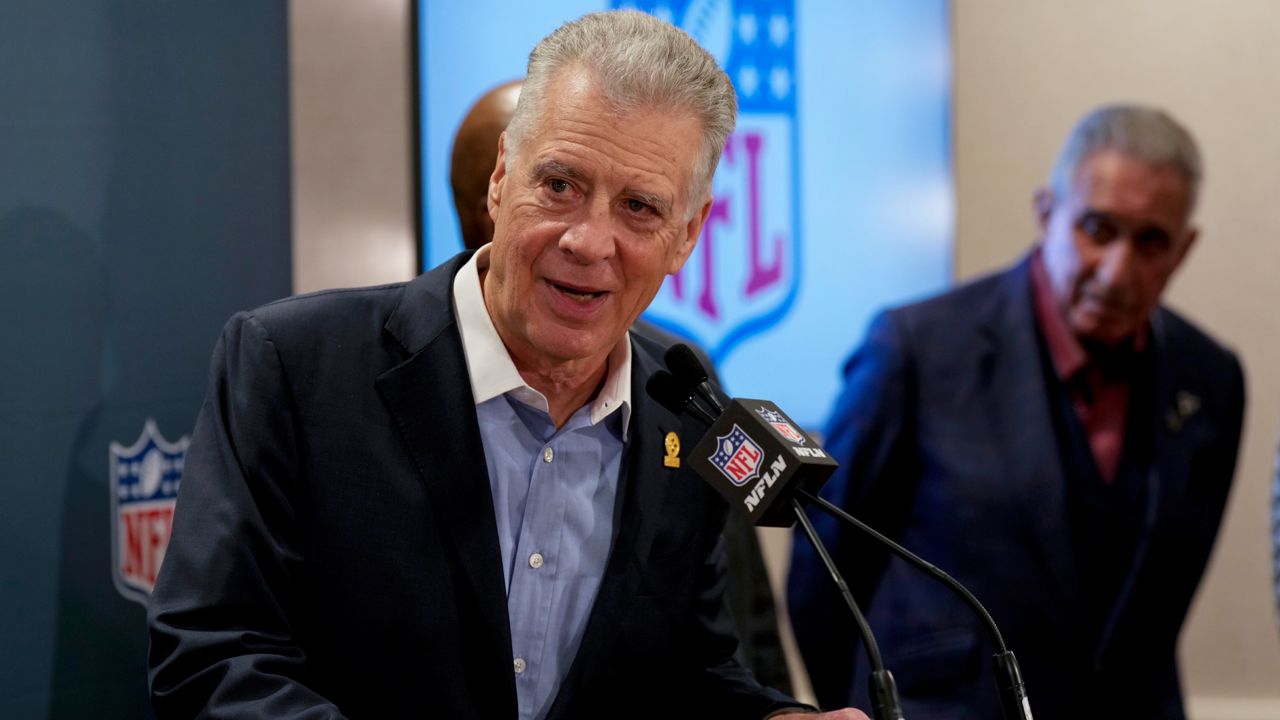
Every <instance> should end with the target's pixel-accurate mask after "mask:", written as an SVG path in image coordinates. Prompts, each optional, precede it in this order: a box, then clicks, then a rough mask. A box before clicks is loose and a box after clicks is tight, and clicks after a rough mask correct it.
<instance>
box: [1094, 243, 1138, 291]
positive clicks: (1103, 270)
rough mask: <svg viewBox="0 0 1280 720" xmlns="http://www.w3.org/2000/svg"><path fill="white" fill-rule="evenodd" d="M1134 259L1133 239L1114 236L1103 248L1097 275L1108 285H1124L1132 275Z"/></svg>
mask: <svg viewBox="0 0 1280 720" xmlns="http://www.w3.org/2000/svg"><path fill="white" fill-rule="evenodd" d="M1135 259H1136V258H1135V256H1134V249H1133V240H1132V239H1131V238H1129V237H1128V236H1125V237H1120V238H1116V239H1115V240H1113V241H1112V242H1110V243H1108V244H1107V246H1106V248H1105V249H1104V250H1103V253H1102V258H1101V262H1100V263H1099V264H1098V276H1099V278H1100V279H1101V280H1102V281H1103V282H1104V283H1105V284H1106V285H1107V286H1109V287H1124V286H1126V285H1127V284H1128V282H1129V280H1130V279H1131V278H1132V277H1133V271H1134V260H1135Z"/></svg>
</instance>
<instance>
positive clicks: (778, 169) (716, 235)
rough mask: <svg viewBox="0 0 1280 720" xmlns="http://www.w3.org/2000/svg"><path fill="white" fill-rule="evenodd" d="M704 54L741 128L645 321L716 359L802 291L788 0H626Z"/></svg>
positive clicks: (781, 313) (779, 315) (774, 318)
mask: <svg viewBox="0 0 1280 720" xmlns="http://www.w3.org/2000/svg"><path fill="white" fill-rule="evenodd" d="M614 5H615V6H617V7H628V8H635V9H638V10H644V11H646V12H650V13H653V14H654V15H656V16H658V17H660V18H662V19H663V20H666V21H668V22H670V23H672V24H674V25H676V26H677V27H680V28H681V29H683V30H685V31H686V32H688V33H689V34H690V35H691V36H692V37H693V38H694V39H695V40H697V41H698V42H699V43H701V44H702V46H703V47H704V48H706V49H707V51H708V52H710V53H711V54H712V55H713V56H714V57H715V58H716V60H717V61H719V63H720V65H721V67H723V68H724V70H725V72H726V73H727V74H728V75H729V78H730V79H731V80H732V81H733V84H734V88H735V90H736V91H737V94H738V110H739V114H738V127H737V130H736V131H735V132H734V133H733V134H732V135H730V136H729V139H728V142H727V143H726V144H725V148H724V154H723V156H722V157H721V159H720V167H719V169H718V170H717V171H716V176H715V180H714V182H713V196H714V201H713V203H712V206H711V213H710V215H708V217H707V221H706V223H705V224H704V225H703V229H702V236H701V237H700V238H699V240H698V247H697V249H695V250H694V253H693V255H692V256H691V257H690V258H689V261H688V262H687V263H685V266H684V268H683V269H682V270H681V271H680V273H679V274H677V275H674V276H672V277H670V278H668V279H667V282H666V284H665V285H664V286H663V289H662V290H661V291H660V292H659V293H658V296H657V297H656V298H654V301H653V303H652V304H651V305H650V306H649V309H648V311H647V312H646V313H645V317H646V318H647V319H649V320H650V321H652V322H653V323H654V324H656V325H659V326H661V327H664V328H666V329H668V330H671V331H673V332H675V333H677V334H680V335H683V336H686V337H690V338H693V339H694V340H696V341H698V342H699V343H701V344H702V345H703V347H705V348H707V351H708V352H709V353H710V355H711V360H712V361H713V362H716V363H719V362H721V361H722V360H724V358H725V357H726V356H727V355H728V354H729V352H731V351H732V350H733V348H734V347H735V346H737V345H738V344H739V343H741V342H742V341H743V340H746V339H747V338H749V337H751V336H752V335H756V334H758V333H761V332H763V331H765V330H767V329H769V328H770V327H772V326H774V325H776V324H778V323H779V322H780V321H781V320H782V319H783V318H784V317H785V316H786V315H787V313H788V312H789V311H790V309H791V306H792V304H793V303H794V301H795V298H796V295H797V292H798V290H799V285H800V275H799V269H800V263H799V260H800V236H799V221H798V217H799V197H800V194H799V193H800V190H799V185H800V183H799V171H798V163H797V157H798V154H799V152H798V146H799V142H798V140H797V137H798V136H797V119H796V108H797V103H796V74H795V70H796V43H795V17H796V14H795V4H794V0H765V1H763V2H761V1H755V2H751V1H747V0H738V1H736V2H735V1H733V0H641V1H639V2H637V1H634V0H624V1H622V2H617V1H615V3H614Z"/></svg>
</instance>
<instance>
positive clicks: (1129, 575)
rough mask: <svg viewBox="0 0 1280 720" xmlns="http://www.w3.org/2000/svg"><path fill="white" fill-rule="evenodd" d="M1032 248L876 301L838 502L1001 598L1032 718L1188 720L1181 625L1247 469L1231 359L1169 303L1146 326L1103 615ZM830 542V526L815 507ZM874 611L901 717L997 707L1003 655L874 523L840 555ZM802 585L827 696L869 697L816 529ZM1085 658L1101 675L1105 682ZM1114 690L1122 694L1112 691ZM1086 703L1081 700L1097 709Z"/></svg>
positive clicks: (842, 450) (975, 713) (797, 588)
mask: <svg viewBox="0 0 1280 720" xmlns="http://www.w3.org/2000/svg"><path fill="white" fill-rule="evenodd" d="M1028 269H1029V263H1028V260H1025V259H1024V260H1023V262H1021V263H1019V264H1018V265H1016V266H1015V267H1013V268H1012V269H1009V270H1007V271H1005V272H1003V273H1000V274H997V275H994V276H990V277H987V278H985V279H981V280H979V281H977V282H975V283H972V284H970V285H967V286H965V287H962V288H959V289H957V290H955V291H952V292H949V293H947V294H945V295H942V296H941V297H938V298H934V299H931V300H928V301H925V302H922V303H919V304H916V305H912V306H909V307H905V308H901V309H897V310H893V311H890V312H888V313H885V314H882V315H880V316H879V317H878V318H877V319H876V320H875V321H874V323H873V324H872V327H871V329H870V331H869V332H868V335H867V339H866V342H865V344H864V345H863V346H862V348H861V349H860V350H859V351H858V353H857V354H856V355H855V356H854V357H853V359H852V360H851V361H850V363H849V365H848V368H847V371H846V372H847V376H846V381H847V382H846V387H845V390H844V393H843V395H842V396H841V398H840V400H839V403H838V405H837V409H836V412H835V413H834V415H833V419H832V422H831V423H830V426H829V435H828V445H827V448H828V450H829V451H830V452H831V454H832V456H833V457H835V458H837V459H838V460H839V461H840V463H841V467H840V469H839V470H838V471H837V474H836V475H835V476H834V477H833V478H832V480H831V481H830V482H829V483H828V484H827V486H826V488H825V490H824V493H823V494H824V495H826V496H827V497H829V498H830V499H831V500H833V501H834V502H836V503H838V504H840V505H843V506H845V507H846V508H849V509H850V510H851V511H852V512H854V513H855V514H857V515H861V516H863V517H864V518H867V519H870V518H874V519H875V521H876V523H877V524H880V525H882V526H883V527H881V529H882V530H885V531H887V532H888V533H889V534H890V535H891V536H893V537H896V538H898V539H899V540H901V541H902V542H903V544H905V545H906V546H907V547H908V548H910V549H912V550H913V551H915V552H917V553H919V554H920V555H922V556H924V557H926V558H928V559H930V560H931V561H932V562H934V563H935V564H937V565H938V566H939V567H940V568H942V569H943V570H945V571H947V572H949V573H951V574H952V575H953V576H954V577H956V579H958V580H960V581H961V582H962V583H964V584H965V585H967V586H968V587H969V588H970V589H971V590H972V591H973V592H974V593H975V594H976V595H977V596H978V598H980V599H981V600H982V601H983V602H984V604H985V605H986V606H987V608H988V609H989V610H990V611H991V613H992V615H993V616H994V617H995V619H996V621H997V622H998V623H999V625H1000V627H1001V629H1002V630H1003V632H1004V636H1005V640H1006V642H1007V644H1008V646H1009V648H1010V649H1011V650H1013V651H1014V652H1015V653H1016V654H1017V656H1018V658H1019V660H1020V662H1021V666H1022V670H1023V672H1024V675H1025V676H1026V680H1027V683H1028V691H1029V693H1030V698H1031V702H1032V707H1033V709H1034V711H1035V715H1036V717H1037V719H1038V720H1044V719H1046V718H1059V717H1104V716H1105V717H1141V718H1152V717H1181V715H1182V710H1181V698H1180V693H1179V691H1178V675H1177V666H1176V660H1175V650H1176V647H1175V646H1176V640H1177V636H1178V632H1179V629H1180V628H1181V625H1182V622H1183V620H1184V617H1185V615H1186V611H1187V607H1188V604H1189V603H1190V601H1191V597H1192V595H1193V593H1194V590H1195V587H1196V584H1197V582H1198V581H1199V579H1200V577H1201V574H1202V573H1203V571H1204V567H1205V563H1206V561H1207V559H1208V556H1209V552H1210V549H1211V547H1212V544H1213V541H1214V537H1215V535H1216V533H1217V529H1218V523H1219V518H1220V517H1221V513H1222V508H1223V504H1224V502H1225V500H1226V497H1227V491H1228V488H1229V486H1230V480H1231V476H1232V473H1233V470H1234V466H1235V457H1236V450H1237V446H1238V442H1239V437H1240V423H1241V415H1242V411H1243V403H1244V398H1243V377H1242V374H1241V370H1240V366H1239V363H1238V362H1237V360H1236V358H1235V357H1234V356H1233V355H1232V354H1231V353H1229V352H1228V351H1226V350H1224V349H1223V348H1221V347H1220V346H1218V345H1217V344H1216V343H1214V342H1213V341H1212V340H1210V339H1209V338H1208V337H1207V336H1205V335H1204V334H1203V333H1201V332H1200V331H1199V330H1197V329H1196V328H1194V327H1193V326H1192V325H1190V324H1189V323H1188V322H1187V321H1185V320H1184V319H1182V318H1181V317H1179V316H1178V315H1176V314H1175V313H1173V312H1171V311H1169V310H1167V309H1165V308H1159V309H1157V310H1156V311H1155V313H1154V314H1153V316H1152V319H1151V336H1150V357H1151V358H1152V364H1153V367H1152V369H1151V370H1152V372H1151V373H1150V382H1148V383H1146V384H1147V385H1149V388H1150V390H1149V394H1145V395H1144V394H1141V393H1135V394H1134V395H1133V396H1132V399H1131V403H1130V411H1129V418H1130V425H1129V427H1130V428H1131V429H1133V428H1138V427H1140V424H1142V423H1146V425H1145V426H1144V427H1142V429H1143V430H1146V432H1136V431H1134V430H1131V431H1130V433H1129V434H1130V435H1131V436H1132V435H1135V433H1136V434H1139V435H1143V434H1145V435H1147V436H1148V437H1150V438H1151V443H1152V444H1151V457H1152V458H1153V461H1152V462H1151V464H1150V468H1149V472H1147V473H1146V474H1145V479H1144V480H1143V481H1140V482H1141V484H1142V485H1143V486H1144V487H1142V488H1140V491H1141V497H1143V498H1144V501H1143V502H1142V503H1141V504H1140V505H1139V506H1138V508H1137V513H1136V514H1137V517H1138V518H1140V519H1139V520H1138V522H1137V527H1138V528H1139V530H1138V536H1137V538H1136V542H1135V550H1134V552H1133V554H1132V559H1131V560H1125V563H1126V564H1125V566H1124V567H1127V568H1128V570H1127V572H1126V573H1125V575H1124V578H1123V579H1122V582H1120V583H1119V584H1120V585H1121V589H1120V592H1119V598H1120V599H1119V601H1118V602H1116V603H1114V605H1113V606H1111V607H1109V608H1104V609H1103V610H1104V614H1105V618H1104V619H1103V621H1102V622H1101V623H1099V624H1100V625H1101V626H1102V627H1103V629H1102V632H1101V633H1100V634H1097V635H1095V634H1094V633H1091V632H1090V631H1089V630H1088V622H1087V620H1086V618H1087V616H1088V613H1087V611H1086V604H1087V603H1086V602H1085V598H1084V597H1083V596H1082V595H1083V593H1082V587H1084V586H1085V583H1087V582H1090V580H1089V578H1090V577H1091V575H1096V574H1097V572H1098V569H1097V568H1096V567H1081V566H1080V562H1079V560H1078V558H1077V553H1076V552H1075V550H1074V548H1073V543H1074V542H1075V539H1074V538H1073V530H1072V528H1071V527H1069V519H1070V515H1071V512H1073V509H1072V508H1070V507H1068V505H1069V502H1068V498H1067V497H1066V495H1068V493H1067V491H1066V488H1067V487H1068V486H1069V478H1068V477H1067V476H1066V471H1065V470H1064V467H1069V466H1070V465H1069V463H1067V462H1065V461H1066V460H1067V459H1066V458H1064V457H1063V456H1062V455H1063V452H1062V450H1061V448H1060V443H1059V440H1058V434H1057V433H1058V432H1059V430H1056V429H1055V410H1054V406H1055V405H1057V404H1060V403H1057V402H1055V398H1057V397H1059V396H1055V395H1054V393H1055V392H1057V393H1062V392H1063V391H1062V389H1061V387H1060V386H1057V385H1058V384H1057V383H1053V384H1050V381H1049V380H1048V379H1047V378H1049V377H1052V370H1051V369H1050V368H1049V366H1048V365H1047V364H1046V363H1047V362H1048V360H1047V357H1046V355H1045V350H1044V349H1043V348H1042V343H1041V340H1040V339H1039V336H1038V331H1037V325H1036V321H1035V318H1034V313H1033V310H1032V302H1031V285H1030V279H1029V277H1028ZM819 522H820V523H821V529H822V530H823V531H824V534H825V536H826V537H827V538H831V539H834V538H835V536H836V530H835V528H834V526H833V525H832V524H831V523H830V522H828V521H826V520H824V519H819ZM832 549H833V553H834V555H835V557H836V561H837V563H838V564H839V565H840V566H841V567H842V568H844V569H845V572H846V573H848V574H849V575H850V576H851V578H850V579H851V582H852V583H853V584H854V585H856V587H855V592H856V593H857V594H858V595H859V596H860V597H861V599H862V601H864V602H869V605H864V607H865V608H867V609H868V611H869V612H868V615H869V619H870V622H871V626H872V627H873V629H874V630H875V632H876V637H877V639H878V641H879V643H880V647H881V650H882V652H883V654H884V660H885V664H886V666H887V667H888V668H889V669H890V670H891V671H893V673H894V674H895V677H896V678H897V681H898V685H899V688H900V690H901V693H902V697H903V700H904V709H905V710H906V713H907V717H911V718H915V719H917V720H923V719H924V718H943V717H945V718H998V717H1000V711H999V709H998V705H997V704H996V702H997V696H996V693H995V690H994V684H993V680H992V678H991V674H992V669H991V654H992V652H993V651H994V650H993V647H992V645H991V643H990V642H989V640H988V638H987V636H986V635H985V633H984V632H983V630H982V628H981V626H980V625H979V623H978V620H977V619H976V618H975V617H974V616H973V614H972V613H971V612H970V611H969V610H968V609H966V607H964V606H963V605H962V604H961V602H960V601H959V600H957V599H955V598H953V596H952V595H950V594H949V593H947V592H945V591H944V590H943V589H941V588H940V587H939V586H938V585H936V584H935V583H933V582H932V581H930V580H929V579H927V578H926V577H925V576H923V575H922V574H921V573H919V572H918V571H916V570H914V569H911V568H909V567H907V566H905V565H904V564H903V563H901V562H900V561H898V560H896V559H893V560H888V561H886V558H885V554H884V553H883V552H882V551H880V549H879V548H876V547H874V546H873V545H868V544H866V543H865V542H864V541H863V539H862V538H859V537H854V536H853V535H852V534H850V533H847V532H843V531H842V532H841V534H840V539H839V542H838V543H837V544H836V545H835V546H834V547H833V548H832ZM796 553H797V555H796V559H795V561H794V564H793V568H792V575H791V578H790V607H791V613H792V622H793V624H794V627H795V631H796V635H797V639H798V640H799V642H800V646H801V650H802V652H803V654H804V656H805V658H806V660H807V662H808V667H809V671H810V674H811V676H812V679H813V684H814V687H815V690H816V691H817V693H818V698H819V700H820V701H821V702H823V703H824V704H825V703H832V702H844V701H845V699H846V698H847V697H848V696H849V694H850V692H851V687H852V686H853V685H855V684H856V685H858V686H861V688H862V689H859V690H858V691H857V692H858V693H859V694H861V693H864V692H865V682H866V675H867V668H866V663H865V656H864V655H863V654H862V651H861V649H860V648H859V647H856V643H855V642H854V640H853V635H852V630H851V628H850V627H849V625H848V624H847V623H846V621H845V617H846V615H847V611H846V610H845V609H844V608H843V606H842V605H841V602H840V600H839V597H838V596H837V595H835V593H834V591H832V590H831V589H830V588H829V587H828V585H829V583H830V580H829V579H828V578H826V577H823V575H824V574H825V573H824V571H823V570H822V568H821V566H820V565H819V564H818V562H817V559H816V558H815V557H814V556H813V554H812V550H811V549H810V548H809V546H808V545H807V544H804V543H798V544H797V550H796ZM1081 668H1094V672H1093V674H1092V675H1091V676H1085V675H1082V674H1081V673H1082V671H1081ZM1104 702H1110V703H1112V704H1102V703H1104ZM1081 713H1083V714H1081Z"/></svg>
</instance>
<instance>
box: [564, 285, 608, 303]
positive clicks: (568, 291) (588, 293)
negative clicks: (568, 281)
mask: <svg viewBox="0 0 1280 720" xmlns="http://www.w3.org/2000/svg"><path fill="white" fill-rule="evenodd" d="M551 287H553V288H555V289H556V290H558V291H560V292H561V293H563V294H565V295H567V296H569V297H570V298H573V299H574V300H583V301H585V300H592V299H595V298H598V297H601V296H602V295H604V294H605V292H606V291H605V290H589V289H587V288H579V287H572V286H570V285H562V284H560V283H557V282H553V283H551Z"/></svg>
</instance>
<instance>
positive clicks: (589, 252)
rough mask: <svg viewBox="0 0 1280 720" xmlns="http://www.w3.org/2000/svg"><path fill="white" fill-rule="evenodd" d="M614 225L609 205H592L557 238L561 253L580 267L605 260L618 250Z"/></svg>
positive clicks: (601, 203)
mask: <svg viewBox="0 0 1280 720" xmlns="http://www.w3.org/2000/svg"><path fill="white" fill-rule="evenodd" d="M617 223H618V218H616V217H615V216H614V214H613V212H611V208H610V207H609V203H607V202H594V203H591V204H590V205H589V206H587V207H585V208H583V211H582V213H581V215H580V216H579V217H578V218H577V219H576V221H575V222H573V223H571V224H570V225H569V228H568V229H567V230H565V232H564V233H563V234H562V235H561V236H560V249H561V250H564V251H566V252H568V253H569V254H571V255H573V257H574V260H576V261H577V262H580V263H582V264H583V265H594V264H596V263H598V262H602V261H604V260H608V259H609V258H611V257H613V254H614V252H615V251H616V249H617V234H618V228H617Z"/></svg>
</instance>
